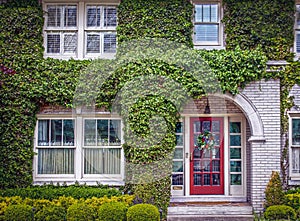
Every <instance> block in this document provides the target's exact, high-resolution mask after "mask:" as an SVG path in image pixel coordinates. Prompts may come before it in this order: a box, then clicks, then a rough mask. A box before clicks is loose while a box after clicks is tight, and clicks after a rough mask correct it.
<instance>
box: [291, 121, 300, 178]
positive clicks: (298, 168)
mask: <svg viewBox="0 0 300 221" xmlns="http://www.w3.org/2000/svg"><path fill="white" fill-rule="evenodd" d="M290 129H291V134H290V144H291V149H292V151H291V152H292V165H291V167H292V168H291V172H292V174H298V175H299V174H300V118H292V119H291V127H290Z"/></svg>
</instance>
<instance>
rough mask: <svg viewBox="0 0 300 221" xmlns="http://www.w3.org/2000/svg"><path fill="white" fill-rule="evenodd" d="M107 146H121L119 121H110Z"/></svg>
mask: <svg viewBox="0 0 300 221" xmlns="http://www.w3.org/2000/svg"><path fill="white" fill-rule="evenodd" d="M109 134H110V136H109V145H117V146H119V145H121V120H110V132H109Z"/></svg>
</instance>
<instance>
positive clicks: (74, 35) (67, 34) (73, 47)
mask: <svg viewBox="0 0 300 221" xmlns="http://www.w3.org/2000/svg"><path fill="white" fill-rule="evenodd" d="M44 8H45V10H46V12H47V13H46V14H45V17H46V19H45V30H44V31H45V39H44V41H45V49H46V50H45V56H46V57H55V58H77V59H84V58H96V57H108V58H109V57H113V56H114V54H115V53H116V46H117V37H116V26H117V9H116V6H109V5H105V6H103V5H96V4H92V5H91V4H85V3H84V2H83V1H80V2H79V3H78V4H44Z"/></svg>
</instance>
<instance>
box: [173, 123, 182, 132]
mask: <svg viewBox="0 0 300 221" xmlns="http://www.w3.org/2000/svg"><path fill="white" fill-rule="evenodd" d="M182 132H183V123H182V122H177V123H176V129H175V133H182Z"/></svg>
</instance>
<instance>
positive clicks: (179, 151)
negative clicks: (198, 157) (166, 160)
mask: <svg viewBox="0 0 300 221" xmlns="http://www.w3.org/2000/svg"><path fill="white" fill-rule="evenodd" d="M182 158H183V149H182V148H176V149H175V151H174V159H182Z"/></svg>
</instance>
